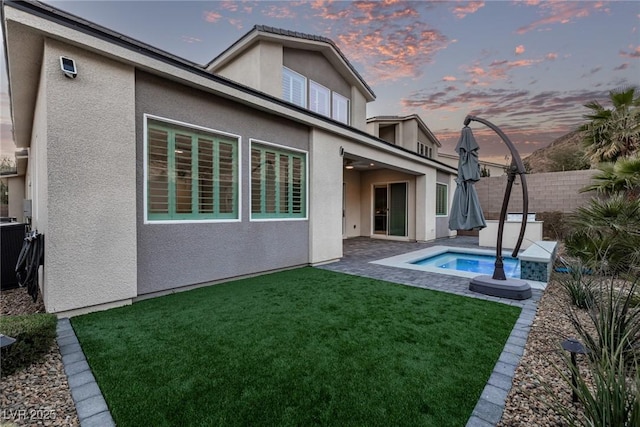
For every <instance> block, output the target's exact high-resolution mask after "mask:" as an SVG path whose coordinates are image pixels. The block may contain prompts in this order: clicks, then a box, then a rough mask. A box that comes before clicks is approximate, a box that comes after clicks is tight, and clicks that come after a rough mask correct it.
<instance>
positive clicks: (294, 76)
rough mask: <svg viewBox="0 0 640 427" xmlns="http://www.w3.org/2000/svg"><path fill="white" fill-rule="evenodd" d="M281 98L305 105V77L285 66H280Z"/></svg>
mask: <svg viewBox="0 0 640 427" xmlns="http://www.w3.org/2000/svg"><path fill="white" fill-rule="evenodd" d="M282 98H283V99H284V100H285V101H289V102H291V103H293V104H296V105H299V106H300V107H305V108H306V107H307V79H306V77H304V76H303V75H302V74H298V73H296V72H295V71H293V70H290V69H288V68H287V67H282Z"/></svg>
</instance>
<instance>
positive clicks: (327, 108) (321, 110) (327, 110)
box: [308, 79, 332, 117]
mask: <svg viewBox="0 0 640 427" xmlns="http://www.w3.org/2000/svg"><path fill="white" fill-rule="evenodd" d="M314 93H315V105H313V104H312V103H311V102H312V98H313V94H314ZM319 95H323V96H324V101H325V102H323V103H322V105H320V104H321V103H320V98H321V97H320V96H319ZM308 108H309V110H310V111H313V112H314V113H318V114H322V115H323V116H325V117H332V115H331V89H329V88H328V87H326V86H323V85H321V84H320V83H318V82H316V81H313V80H311V79H309V106H308ZM314 108H315V109H314Z"/></svg>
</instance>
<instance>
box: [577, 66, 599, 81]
mask: <svg viewBox="0 0 640 427" xmlns="http://www.w3.org/2000/svg"><path fill="white" fill-rule="evenodd" d="M600 70H602V67H595V68H592V69H590V70H589V71H588V72H586V73H584V74H583V75H581V76H580V77H581V78H585V77H591V76H593V75H594V74H597V73H598V71H600Z"/></svg>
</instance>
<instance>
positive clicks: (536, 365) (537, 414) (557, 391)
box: [498, 281, 589, 427]
mask: <svg viewBox="0 0 640 427" xmlns="http://www.w3.org/2000/svg"><path fill="white" fill-rule="evenodd" d="M570 304H571V302H570V301H569V298H568V297H567V296H566V294H565V293H564V291H563V290H562V288H561V286H560V285H559V284H558V283H556V282H554V281H551V282H550V283H549V285H548V286H547V289H546V290H545V292H544V295H543V297H542V299H541V300H540V303H539V304H538V311H537V313H536V317H535V319H534V321H533V325H532V326H531V331H530V332H529V337H528V339H527V344H526V346H525V352H524V355H523V357H522V359H520V365H519V366H518V368H517V369H516V373H515V376H514V379H513V383H512V388H511V391H510V392H509V395H508V396H507V402H506V405H505V411H504V413H503V415H502V420H501V421H500V423H498V426H499V427H515V426H562V425H563V423H562V421H561V419H560V417H559V416H558V415H556V413H555V412H554V411H553V410H551V409H550V408H549V406H548V405H547V404H545V401H547V402H552V401H553V400H551V399H550V397H551V396H550V392H551V393H553V395H554V399H557V402H561V403H562V406H564V407H565V408H569V409H570V410H574V411H576V412H574V413H579V411H580V409H579V407H578V406H576V405H578V404H574V403H573V402H572V399H571V388H570V386H569V385H568V384H567V383H566V382H565V381H564V380H562V379H561V376H560V374H559V372H558V370H557V368H556V367H559V368H560V369H562V370H563V372H565V374H566V375H567V376H569V375H570V371H569V370H568V369H567V368H564V367H565V366H566V363H565V362H564V360H563V359H562V357H561V353H562V349H561V347H560V343H561V342H562V341H563V340H565V339H566V338H577V334H576V332H575V329H574V328H573V326H572V325H571V322H570V321H569V318H568V311H567V310H568V307H570ZM580 315H581V316H580V318H581V323H582V324H583V325H585V324H587V323H586V322H587V320H586V319H587V318H586V314H585V313H580ZM584 357H585V356H581V355H577V363H578V366H579V368H580V372H581V374H582V375H585V376H588V375H589V373H588V371H587V369H586V360H584ZM545 385H546V387H545Z"/></svg>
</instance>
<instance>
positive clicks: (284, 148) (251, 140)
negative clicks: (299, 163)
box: [249, 138, 309, 222]
mask: <svg viewBox="0 0 640 427" xmlns="http://www.w3.org/2000/svg"><path fill="white" fill-rule="evenodd" d="M254 143H255V144H257V145H262V146H271V147H273V148H274V149H275V150H281V151H291V152H294V153H299V154H301V155H303V156H304V158H305V171H304V194H305V201H304V217H299V218H293V217H279V218H254V216H253V212H252V208H251V201H249V221H250V222H269V221H307V220H309V152H308V151H305V150H301V149H299V148H294V147H288V146H286V145H282V144H275V143H273V142H268V141H263V140H260V139H255V138H249V165H251V149H252V148H253V144H254ZM250 175H251V174H250ZM251 181H252V180H251V177H250V178H249V198H251V194H253V193H252V189H251V186H252V182H251Z"/></svg>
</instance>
